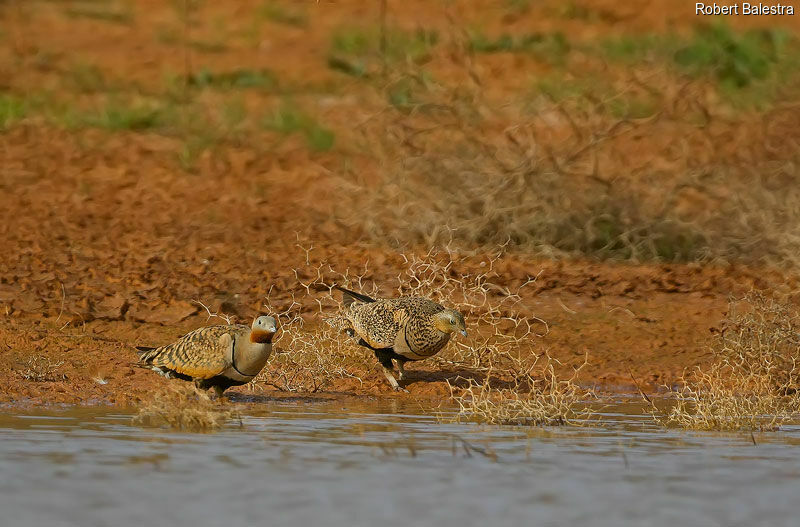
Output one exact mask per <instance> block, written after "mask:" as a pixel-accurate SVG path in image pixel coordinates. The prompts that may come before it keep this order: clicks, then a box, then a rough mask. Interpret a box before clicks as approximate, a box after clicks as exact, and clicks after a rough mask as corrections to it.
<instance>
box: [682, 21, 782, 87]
mask: <svg viewBox="0 0 800 527" xmlns="http://www.w3.org/2000/svg"><path fill="white" fill-rule="evenodd" d="M788 41H789V35H788V34H787V33H786V32H785V31H783V30H777V29H763V30H754V31H746V32H743V33H735V32H734V31H733V30H732V29H731V28H730V27H728V26H727V25H724V24H714V25H711V26H707V27H706V26H704V27H700V28H698V29H697V30H696V32H695V35H694V37H693V38H692V39H691V40H690V41H689V42H688V43H686V44H685V45H683V46H681V47H680V48H679V49H678V50H677V51H675V53H674V54H673V58H674V60H675V63H676V64H678V65H679V66H681V67H682V68H684V69H686V70H687V71H689V72H690V73H692V74H694V75H703V74H707V73H710V74H712V75H714V76H715V77H716V79H717V80H718V81H719V82H720V83H721V84H722V85H724V86H726V87H728V88H742V87H745V86H748V85H749V84H751V83H752V82H755V81H758V80H763V79H765V78H767V76H768V75H769V74H770V72H771V70H772V68H773V67H775V66H776V65H777V64H778V63H779V62H780V61H781V59H782V57H784V56H785V55H786V53H787V47H788V46H787V45H788ZM795 51H797V50H795Z"/></svg>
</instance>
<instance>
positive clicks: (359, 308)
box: [336, 287, 467, 390]
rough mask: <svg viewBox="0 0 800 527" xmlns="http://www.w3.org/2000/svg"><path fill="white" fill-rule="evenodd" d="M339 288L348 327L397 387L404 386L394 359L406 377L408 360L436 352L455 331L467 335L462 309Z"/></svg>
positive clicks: (419, 299)
mask: <svg viewBox="0 0 800 527" xmlns="http://www.w3.org/2000/svg"><path fill="white" fill-rule="evenodd" d="M336 289H338V290H340V291H341V292H342V294H343V297H342V303H343V304H344V316H345V318H346V319H347V321H348V322H349V327H348V328H347V329H346V330H345V331H346V332H347V333H348V334H349V335H350V336H352V337H354V338H357V339H358V343H359V345H361V346H364V347H366V348H369V349H371V350H372V351H373V352H374V353H375V358H377V359H378V362H379V363H380V364H381V366H383V373H384V375H385V376H386V379H387V380H388V381H389V384H391V385H392V388H394V389H395V390H402V389H403V388H401V387H400V385H399V384H398V382H397V379H395V377H394V367H393V364H392V360H394V361H395V362H396V363H397V369H398V370H399V372H400V380H403V378H404V377H405V374H406V372H405V368H404V365H405V363H406V362H408V361H417V360H422V359H427V358H428V357H432V356H434V355H436V354H437V353H439V351H441V350H442V348H444V347H445V345H446V344H447V342H448V341H449V340H450V335H451V334H452V333H454V332H459V333H461V334H462V335H464V336H465V337H466V336H467V329H466V326H465V324H464V317H463V316H462V315H461V313H459V312H458V311H456V310H455V309H446V308H445V307H444V306H441V305H439V304H437V303H436V302H434V301H432V300H428V299H427V298H422V297H400V298H382V299H374V298H370V297H368V296H366V295H362V294H360V293H356V292H353V291H350V290H348V289H344V288H342V287H337V288H336Z"/></svg>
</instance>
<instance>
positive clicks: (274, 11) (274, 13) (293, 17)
mask: <svg viewBox="0 0 800 527" xmlns="http://www.w3.org/2000/svg"><path fill="white" fill-rule="evenodd" d="M258 16H259V17H261V18H264V19H266V20H271V21H272V22H277V23H278V24H285V25H287V26H294V27H305V26H306V25H308V16H307V15H306V14H305V13H303V12H302V11H299V10H297V9H296V8H295V7H294V6H293V7H292V8H286V7H284V6H282V5H279V4H277V3H276V2H274V1H272V0H270V1H267V2H264V3H263V4H262V5H261V7H260V8H259V9H258Z"/></svg>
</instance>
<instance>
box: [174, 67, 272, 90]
mask: <svg viewBox="0 0 800 527" xmlns="http://www.w3.org/2000/svg"><path fill="white" fill-rule="evenodd" d="M189 84H190V85H192V86H197V87H200V88H216V89H226V90H229V89H235V88H260V89H263V90H274V89H276V88H277V86H278V78H277V76H276V75H275V74H274V73H273V72H272V71H270V70H267V69H260V70H251V69H236V70H232V71H226V72H213V71H210V70H208V69H201V70H200V71H198V72H196V73H193V74H192V75H191V77H190V78H189Z"/></svg>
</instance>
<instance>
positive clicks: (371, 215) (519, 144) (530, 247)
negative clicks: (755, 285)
mask: <svg viewBox="0 0 800 527" xmlns="http://www.w3.org/2000/svg"><path fill="white" fill-rule="evenodd" d="M452 40H453V42H452V43H451V45H450V46H449V47H447V46H440V48H439V49H440V51H441V53H442V56H441V57H439V59H440V60H447V59H446V58H444V57H446V56H452V57H453V59H451V61H452V62H453V64H451V66H454V67H453V68H451V69H452V71H451V73H452V74H453V75H452V77H451V78H448V79H449V80H438V79H437V80H432V79H431V77H430V76H429V75H427V74H426V72H425V71H423V70H421V69H415V68H414V67H413V65H405V66H403V67H404V68H405V69H396V70H394V71H392V72H391V74H390V75H389V79H388V81H387V82H386V83H383V84H380V85H377V86H376V90H378V91H379V92H378V93H376V99H377V97H381V98H382V99H383V100H387V99H388V100H389V101H390V103H384V107H383V108H382V110H381V111H380V112H376V113H375V114H374V115H372V116H371V117H370V118H369V119H367V120H365V122H364V123H363V124H362V125H361V126H360V127H358V128H356V131H357V132H358V133H361V134H362V136H361V141H360V142H361V143H362V144H363V145H364V146H363V148H364V150H365V151H368V152H370V154H371V155H373V156H374V159H375V164H374V166H375V177H371V178H364V177H360V176H359V175H356V176H355V177H354V178H353V180H354V181H348V182H347V183H346V185H349V186H353V187H355V188H354V189H349V190H351V191H350V192H349V194H350V195H351V196H354V199H358V206H353V203H352V202H349V201H348V200H342V209H341V210H340V211H339V216H340V217H342V218H348V219H349V221H350V223H351V224H352V225H354V226H355V227H357V228H359V229H361V230H362V231H363V232H365V233H366V234H367V236H369V237H370V238H371V239H372V240H373V241H375V242H378V243H382V244H385V243H394V244H397V245H399V246H403V245H407V244H425V245H427V246H430V245H434V244H442V243H446V242H447V241H448V239H449V238H450V237H451V236H453V237H454V240H455V242H456V243H457V244H458V245H459V246H460V247H467V248H473V249H474V248H476V247H479V248H487V247H492V246H496V245H497V244H499V243H503V242H504V241H505V240H507V239H510V243H511V245H512V246H515V247H520V248H522V249H525V250H527V251H533V252H535V253H538V254H544V255H548V256H563V255H575V254H580V255H591V256H598V257H603V258H616V259H627V260H634V261H643V260H660V261H700V260H721V261H731V260H746V261H761V262H767V263H777V264H793V263H796V255H797V254H798V251H799V250H800V242H798V240H800V237H798V235H797V234H798V230H797V229H798V227H797V225H799V224H800V222H798V219H800V217H798V212H797V211H798V210H800V185H798V182H799V181H800V173H798V171H797V170H795V169H794V165H795V164H796V160H797V158H796V156H794V157H793V154H791V153H790V152H789V151H788V150H786V149H783V148H781V147H779V146H778V145H779V144H780V141H782V140H785V139H784V138H785V137H787V136H790V135H791V132H790V131H791V130H793V129H796V126H797V122H798V121H797V120H798V117H799V116H800V113H798V112H796V111H794V110H792V111H790V112H788V111H786V110H776V111H774V112H769V113H766V114H764V115H762V116H759V117H760V119H761V120H760V121H756V122H749V121H747V119H755V118H756V117H755V116H752V115H749V114H742V115H741V117H736V118H732V117H731V116H730V115H729V114H728V113H725V112H723V111H722V110H718V109H716V108H715V107H713V105H712V104H711V102H709V101H708V100H707V89H706V87H705V86H704V85H703V83H702V82H701V81H698V80H695V81H690V80H685V79H684V80H683V82H685V84H683V85H677V84H676V81H675V80H674V79H673V78H672V77H669V76H667V77H664V75H663V72H661V74H659V73H658V72H655V73H652V75H651V76H650V77H651V81H652V82H649V83H648V82H645V81H644V80H642V77H643V76H641V75H638V74H637V72H635V71H630V72H628V74H627V75H628V77H626V78H622V79H618V81H617V82H616V83H615V84H614V85H613V86H612V87H610V89H611V93H610V94H605V93H603V90H602V89H601V88H600V87H598V89H597V90H591V89H589V90H587V91H586V92H585V93H579V94H576V95H574V96H567V97H564V98H556V97H554V96H553V95H548V94H547V93H540V94H538V96H537V97H534V96H533V95H532V94H530V93H527V94H525V93H520V95H519V99H513V98H512V99H509V98H505V99H502V100H496V99H493V94H492V92H491V90H489V89H487V88H489V87H491V86H492V82H491V79H487V78H481V75H480V71H479V70H478V69H477V68H475V67H473V65H474V61H473V57H472V56H471V54H470V53H469V51H468V47H469V46H468V45H465V44H464V43H463V42H461V41H459V38H457V37H455V38H453V39H452ZM459 68H460V69H459ZM459 72H460V74H459ZM604 73H607V72H604ZM567 77H569V75H567ZM577 77H578V78H581V75H580V74H578V75H577ZM644 77H647V76H644ZM662 77H663V78H662ZM662 81H663V82H662ZM398 87H403V90H404V92H403V100H405V101H406V103H404V104H397V103H391V101H392V100H393V94H394V93H395V91H397V90H398V89H399V88H398ZM552 91H554V92H556V93H557V92H559V90H558V89H555V90H552ZM641 97H644V98H646V99H647V100H648V101H650V102H651V104H652V106H653V110H652V112H650V113H649V114H648V115H649V117H646V118H633V117H630V116H623V117H620V116H618V115H615V112H614V111H613V108H614V107H615V106H617V105H618V104H619V103H620V102H623V103H625V102H634V101H636V100H637V99H638V98H641ZM743 128H746V129H748V130H749V132H748V135H747V141H746V142H744V141H742V140H741V139H740V138H738V136H737V138H736V139H735V141H736V144H735V145H733V144H732V142H731V141H732V136H735V135H736V130H741V129H743ZM742 137H744V136H742ZM720 152H731V154H730V155H728V154H727V153H724V154H723V153H720ZM355 197H357V198H355ZM365 200H366V202H367V203H365ZM447 227H449V228H450V229H452V230H453V232H454V234H452V233H451V232H450V231H449V230H448V228H447Z"/></svg>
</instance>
